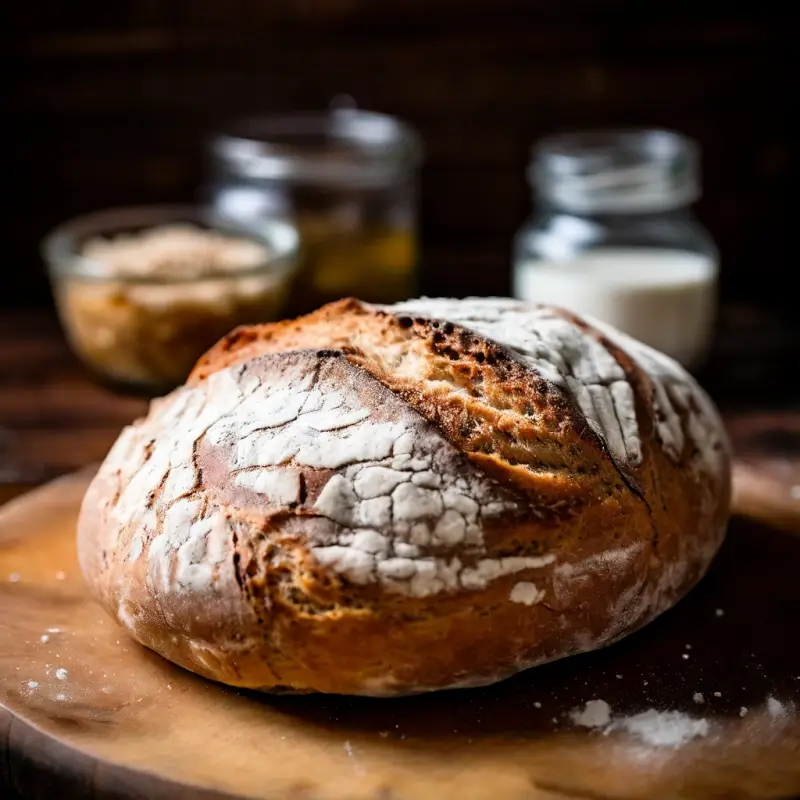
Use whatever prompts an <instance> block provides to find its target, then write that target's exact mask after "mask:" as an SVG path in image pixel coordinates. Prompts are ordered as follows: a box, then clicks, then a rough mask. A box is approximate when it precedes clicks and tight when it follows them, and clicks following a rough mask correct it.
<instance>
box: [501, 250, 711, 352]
mask: <svg viewBox="0 0 800 800" xmlns="http://www.w3.org/2000/svg"><path fill="white" fill-rule="evenodd" d="M514 295H515V296H516V297H517V298H520V299H522V300H526V301H528V302H532V303H546V304H551V305H557V306H561V307H562V308H566V309H568V310H570V311H574V312H575V313H577V314H585V315H587V316H592V317H596V318H597V319H599V320H601V321H602V322H606V323H607V324H609V325H613V326H614V327H616V328H619V329H620V330H621V331H623V332H624V333H627V334H628V335H629V336H633V337H634V338H635V339H639V340H640V341H642V342H644V343H645V344H649V345H650V346H651V347H654V348H656V349H657V350H661V351H662V352H664V353H666V354H667V355H670V356H672V357H673V358H675V359H676V360H677V361H680V362H681V363H682V364H684V365H685V366H688V367H691V366H695V365H697V363H698V362H699V361H700V360H701V359H702V358H703V356H704V355H705V353H706V351H707V349H708V347H709V344H710V340H711V335H712V329H713V325H714V317H715V313H716V295H717V265H716V263H715V261H714V259H713V258H711V257H710V256H706V255H702V254H700V253H691V252H689V251H686V250H651V249H647V248H605V249H597V250H588V251H585V252H582V253H576V254H575V256H574V258H571V259H570V260H568V261H559V262H553V261H542V260H537V259H529V260H522V261H520V262H518V263H517V265H516V267H515V270H514Z"/></svg>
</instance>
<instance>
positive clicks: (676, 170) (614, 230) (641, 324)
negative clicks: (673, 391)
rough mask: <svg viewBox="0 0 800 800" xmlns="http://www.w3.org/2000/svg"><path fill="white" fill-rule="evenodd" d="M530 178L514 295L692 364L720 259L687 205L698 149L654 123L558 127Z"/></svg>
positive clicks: (706, 340)
mask: <svg viewBox="0 0 800 800" xmlns="http://www.w3.org/2000/svg"><path fill="white" fill-rule="evenodd" d="M528 178H529V182H530V183H531V185H532V187H533V189H534V194H535V201H536V207H537V213H536V215H535V216H534V217H533V218H532V219H531V220H530V221H529V222H528V223H526V224H525V225H524V226H523V227H522V229H521V230H520V231H519V233H518V234H517V237H516V240H515V247H514V267H513V277H512V283H513V291H514V294H515V296H516V297H518V298H521V299H524V300H528V301H531V302H538V303H550V304H553V305H559V306H562V307H565V308H567V309H569V310H571V311H574V312H576V313H578V314H581V315H586V316H591V317H595V318H596V319H599V320H601V321H603V322H606V323H608V324H610V325H613V326H615V327H617V328H619V329H620V330H622V331H623V332H625V333H627V334H629V335H630V336H633V337H634V338H636V339H639V340H640V341H643V342H645V343H646V344H649V345H651V346H652V347H654V348H656V349H658V350H661V351H663V352H665V353H667V354H668V355H670V356H672V357H673V358H675V359H677V360H678V361H680V362H681V363H683V364H684V365H685V366H687V367H689V368H693V367H696V366H698V365H699V364H700V362H701V361H702V360H703V358H704V356H705V355H706V353H707V351H708V349H709V347H710V342H711V337H712V332H713V326H714V320H715V316H716V305H717V272H718V267H717V264H718V257H717V250H716V247H715V245H714V242H713V241H712V239H711V237H710V235H709V234H708V232H707V231H706V230H705V229H704V228H703V227H702V225H701V224H700V223H699V222H698V221H697V219H695V217H694V215H693V214H692V211H691V205H692V203H694V201H695V200H697V199H698V197H699V196H700V191H701V189H700V179H699V153H698V147H697V145H696V144H695V143H694V142H693V141H691V140H690V139H687V138H686V137H684V136H681V135H679V134H677V133H672V132H669V131H660V130H627V131H600V132H586V133H572V134H564V135H561V136H555V137H552V138H548V139H544V140H543V141H541V142H540V143H539V144H538V145H537V146H535V148H534V151H533V159H532V162H531V165H530V168H529V172H528Z"/></svg>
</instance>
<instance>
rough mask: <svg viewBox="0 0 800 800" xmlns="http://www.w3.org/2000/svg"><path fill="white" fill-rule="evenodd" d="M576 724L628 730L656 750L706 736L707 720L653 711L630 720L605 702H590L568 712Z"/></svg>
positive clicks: (681, 714) (675, 713) (608, 731)
mask: <svg viewBox="0 0 800 800" xmlns="http://www.w3.org/2000/svg"><path fill="white" fill-rule="evenodd" d="M569 717H570V719H571V720H572V722H573V723H574V724H575V725H580V726H581V727H583V728H595V729H598V728H599V729H602V730H603V733H604V734H608V733H611V732H612V731H618V730H621V731H625V732H626V733H628V734H630V735H631V736H634V737H636V738H637V739H639V740H641V741H643V742H644V743H645V744H650V745H654V746H656V747H679V746H680V745H682V744H685V743H686V742H688V741H690V740H691V739H694V738H697V737H700V736H707V735H708V731H709V724H708V721H707V720H705V719H697V718H695V717H690V716H689V715H688V714H684V713H682V712H680V711H656V709H654V708H651V709H649V710H648V711H643V712H642V713H641V714H634V715H633V716H630V717H616V718H615V717H614V716H613V714H612V711H611V706H609V705H608V703H606V702H605V700H589V702H588V703H586V705H585V706H584V707H583V708H575V709H573V710H572V711H571V712H570V713H569Z"/></svg>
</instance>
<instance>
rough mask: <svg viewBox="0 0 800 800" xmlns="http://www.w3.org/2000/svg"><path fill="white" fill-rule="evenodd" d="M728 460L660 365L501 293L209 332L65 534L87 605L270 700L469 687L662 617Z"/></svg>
mask: <svg viewBox="0 0 800 800" xmlns="http://www.w3.org/2000/svg"><path fill="white" fill-rule="evenodd" d="M729 502H730V455H729V447H728V443H727V439H726V436H725V433H724V430H723V427H722V424H721V422H720V419H719V417H718V414H717V412H716V410H715V408H714V407H713V405H712V403H711V402H710V401H709V399H708V398H707V396H706V395H705V394H704V393H703V391H702V390H701V389H700V388H699V387H698V386H697V384H696V383H695V382H694V380H693V379H692V378H691V377H690V376H689V375H688V374H687V373H686V372H685V371H684V370H683V369H682V368H681V367H679V366H678V365H677V364H676V363H675V362H673V361H671V360H670V359H668V358H667V357H665V356H663V355H661V354H659V353H657V352H654V351H653V350H651V349H649V348H647V347H645V346H644V345H642V344H640V343H638V342H635V341H633V340H631V339H629V338H627V337H625V336H623V335H622V334H620V333H618V332H617V331H614V330H612V329H609V328H607V327H605V326H602V325H600V324H599V323H591V324H589V323H588V322H586V321H585V320H582V319H579V318H577V317H575V316H573V315H571V314H568V313H567V312H565V311H562V310H559V309H555V308H550V307H535V306H529V305H524V304H522V303H518V302H515V301H511V300H502V299H469V300H460V301H459V300H433V299H421V300H415V301H410V302H407V303H403V304H400V305H397V306H392V307H377V306H370V305H366V304H364V303H361V302H358V301H356V300H344V301H341V302H338V303H334V304H331V305H328V306H325V307H324V308H322V309H320V310H319V311H317V312H314V313H313V314H310V315H308V316H306V317H302V318H300V319H297V320H293V321H288V322H281V323H276V324H271V325H264V326H255V327H250V328H242V329H239V330H236V331H234V332H233V333H231V334H230V335H229V336H228V337H226V338H225V339H224V340H223V341H221V342H220V343H219V344H218V345H216V346H215V347H214V348H213V349H212V350H211V351H210V352H209V353H208V354H206V356H205V357H204V358H203V359H201V361H200V362H199V363H198V365H197V367H196V368H195V370H194V373H193V374H192V376H191V377H190V378H189V380H188V381H187V384H186V386H184V387H181V388H179V389H178V390H176V391H174V392H173V393H172V394H170V395H169V396H167V397H165V398H162V399H159V400H156V401H154V402H153V404H152V407H151V409H150V412H149V414H148V415H147V417H146V418H145V419H143V420H140V421H138V422H136V423H135V424H133V425H131V426H130V427H128V428H126V429H125V430H124V431H123V433H122V434H121V436H120V438H119V440H118V441H117V443H116V444H115V446H114V448H113V449H112V451H111V452H110V453H109V455H108V457H107V458H106V460H105V462H104V463H103V465H102V467H101V468H100V471H99V473H98V474H97V477H96V478H95V479H94V481H93V482H92V484H91V486H90V488H89V490H88V492H87V495H86V498H85V500H84V504H83V508H82V511H81V516H80V521H79V527H78V545H79V555H80V562H81V566H82V569H83V572H84V574H85V576H86V579H87V581H88V583H89V585H90V586H91V588H92V590H93V592H94V595H95V596H96V597H97V599H98V600H99V601H100V602H101V603H102V604H103V605H104V606H105V607H106V608H107V609H108V611H109V612H110V613H111V614H112V615H113V616H114V617H115V618H116V619H117V620H119V622H120V623H121V624H122V625H123V626H124V627H125V628H126V629H127V630H128V632H129V633H130V635H131V636H133V637H134V638H135V639H137V640H138V641H139V642H141V643H142V644H144V645H146V646H147V647H149V648H152V649H153V650H155V651H156V652H158V653H160V654H161V655H162V656H164V657H166V658H168V659H170V660H171V661H173V662H175V663H176V664H180V665H181V666H183V667H186V668H187V669H189V670H192V671H194V672H197V673H200V674H201V675H205V676H207V677H209V678H213V679H215V680H218V681H222V682H224V683H228V684H232V685H235V686H243V687H251V688H255V689H263V690H274V691H299V692H304V691H319V692H336V693H346V694H361V695H394V694H407V693H414V692H422V691H428V690H433V689H442V688H448V687H464V686H474V685H480V684H486V683H491V682H493V681H497V680H499V679H501V678H504V677H506V676H509V675H511V674H513V673H515V672H517V671H519V670H522V669H526V668H528V667H532V666H534V665H536V664H541V663H543V662H546V661H551V660H553V659H557V658H561V657H563V656H568V655H570V654H573V653H579V652H583V651H587V650H592V649H594V648H598V647H601V646H603V645H607V644H609V643H611V642H613V641H615V640H617V639H619V638H621V637H622V636H625V635H626V634H628V633H630V632H631V631H633V630H635V629H637V628H639V627H641V626H642V625H643V624H645V623H646V622H648V621H649V620H651V619H653V618H654V617H655V616H656V615H658V614H659V613H661V612H662V611H664V610H665V609H667V608H669V607H670V606H672V605H673V604H674V603H675V602H676V601H677V600H678V599H679V598H680V597H681V596H682V595H684V594H685V593H686V592H687V591H688V590H689V589H690V588H691V587H692V586H693V585H694V584H695V583H696V582H697V581H698V580H699V579H700V578H701V576H702V575H703V573H704V572H705V570H706V568H707V567H708V565H709V563H710V561H711V559H712V558H713V556H714V554H715V552H716V551H717V549H718V547H719V546H720V543H721V542H722V539H723V536H724V532H725V527H726V522H727V517H728V510H729Z"/></svg>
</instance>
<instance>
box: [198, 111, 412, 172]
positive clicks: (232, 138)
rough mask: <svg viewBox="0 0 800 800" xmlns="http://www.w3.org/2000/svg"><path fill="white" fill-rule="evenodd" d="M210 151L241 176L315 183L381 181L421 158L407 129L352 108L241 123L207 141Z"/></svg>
mask: <svg viewBox="0 0 800 800" xmlns="http://www.w3.org/2000/svg"><path fill="white" fill-rule="evenodd" d="M210 151H211V153H212V155H213V156H214V157H215V158H216V159H217V160H218V161H219V162H220V163H221V164H222V165H223V166H224V167H225V168H226V169H228V170H229V171H231V172H233V173H235V174H237V175H240V176H242V177H247V178H256V179H259V178H261V179H269V178H283V179H295V180H309V181H320V182H325V181H330V182H336V181H351V180H355V181H358V180H362V181H370V180H377V181H380V180H386V179H389V178H391V177H393V176H395V175H397V174H398V173H402V172H405V171H408V170H411V169H414V168H415V167H417V166H418V165H419V163H420V162H421V160H422V143H421V140H420V137H419V134H418V133H417V131H416V130H415V129H414V128H413V127H412V126H411V125H409V124H408V123H406V122H403V121H401V120H400V119H398V118H396V117H392V116H389V115H387V114H379V113H376V112H372V111H364V110H362V109H354V108H335V109H333V110H331V111H329V112H324V111H321V112H313V111H312V112H308V111H305V112H294V113H287V114H271V115H266V116H261V117H250V118H245V119H240V120H238V121H234V122H233V123H231V124H230V125H228V126H226V128H225V129H224V130H222V131H220V132H219V133H218V134H217V135H216V136H215V137H214V138H213V139H212V140H211V143H210Z"/></svg>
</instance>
